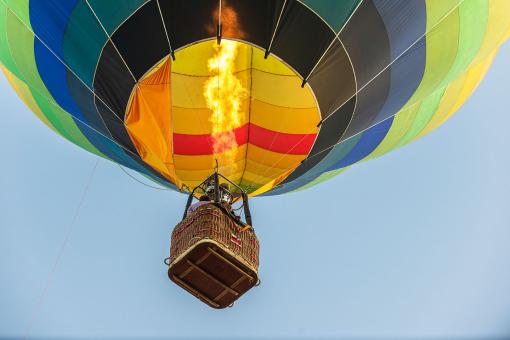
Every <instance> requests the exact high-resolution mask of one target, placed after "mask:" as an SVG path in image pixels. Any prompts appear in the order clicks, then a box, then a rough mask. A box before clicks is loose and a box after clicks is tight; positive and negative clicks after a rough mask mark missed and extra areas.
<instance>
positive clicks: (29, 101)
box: [0, 65, 60, 135]
mask: <svg viewBox="0 0 510 340" xmlns="http://www.w3.org/2000/svg"><path fill="white" fill-rule="evenodd" d="M0 67H1V69H2V71H3V72H4V74H5V77H6V78H7V81H8V82H9V84H11V86H12V88H13V89H14V91H15V92H16V94H17V95H18V96H19V97H20V98H21V100H22V101H23V102H24V103H25V105H26V106H28V108H29V109H30V110H32V112H34V113H35V115H36V116H37V118H39V119H40V120H41V121H42V122H43V123H44V124H45V125H46V126H48V127H49V128H50V129H52V130H53V131H55V132H56V133H58V134H59V135H60V133H59V132H58V131H57V129H55V128H54V127H53V125H51V123H50V122H49V121H48V119H47V118H46V116H45V115H44V114H43V113H42V111H41V110H40V109H39V106H38V105H37V103H36V102H35V100H34V97H33V96H32V92H30V88H29V87H28V86H27V85H25V83H23V82H22V81H21V80H19V79H18V78H16V76H15V75H14V74H12V73H11V72H10V71H9V70H8V69H6V68H5V67H4V66H3V65H0Z"/></svg>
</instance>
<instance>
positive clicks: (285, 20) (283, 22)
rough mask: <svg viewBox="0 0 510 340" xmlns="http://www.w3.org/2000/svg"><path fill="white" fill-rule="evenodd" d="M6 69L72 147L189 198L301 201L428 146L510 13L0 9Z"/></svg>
mask: <svg viewBox="0 0 510 340" xmlns="http://www.w3.org/2000/svg"><path fill="white" fill-rule="evenodd" d="M0 24H1V25H2V27H3V29H2V30H1V31H0V60H1V66H2V70H3V72H4V73H5V75H6V77H7V79H8V80H9V82H10V83H11V85H12V87H13V88H14V89H15V91H16V92H17V93H18V95H19V96H20V98H21V99H22V100H23V101H24V102H25V103H26V104H27V105H28V106H29V107H30V109H31V110H32V111H33V112H34V113H35V114H36V115H37V116H38V117H39V119H40V120H41V121H42V122H43V123H45V124H46V125H47V126H49V127H50V128H51V129H53V130H54V131H55V132H56V133H58V134H59V135H61V136H62V137H64V138H65V139H67V140H69V141H71V142H73V143H75V144H76V145H78V146H80V147H82V148H84V149H86V150H88V151H90V152H92V153H94V154H96V155H98V156H101V157H104V158H106V159H109V160H111V161H113V162H116V163H119V164H120V165H122V166H125V167H128V168H131V169H133V170H135V171H138V172H140V173H141V174H143V175H145V176H146V177H148V178H150V179H151V180H153V181H155V182H157V183H159V184H160V185H162V186H165V187H168V188H172V189H175V190H185V191H186V190H189V188H192V187H194V186H196V185H197V184H198V183H200V182H202V181H203V180H204V179H205V178H206V177H207V176H208V175H210V174H211V173H212V172H213V171H214V168H215V166H216V164H218V168H219V171H220V172H221V173H223V174H224V175H226V176H227V177H229V178H230V179H232V180H233V181H234V182H236V183H238V184H239V185H240V186H241V187H242V188H243V189H245V190H246V191H247V192H249V193H250V194H251V195H252V196H256V195H276V194H283V193H286V192H290V191H294V190H298V189H302V188H306V187H309V186H312V185H314V184H317V183H319V182H322V181H324V180H327V179H329V178H331V177H332V176H334V175H336V174H339V173H340V172H342V171H343V170H345V169H346V168H348V167H350V166H351V165H353V164H356V163H358V162H361V161H364V160H368V159H371V158H374V157H377V156H380V155H382V154H384V153H387V152H389V151H391V150H393V149H395V148H397V147H400V146H403V145H405V144H407V143H409V142H411V141H413V140H416V139H417V138H420V137H422V136H424V135H425V134H427V133H429V132H430V131H432V130H433V129H435V128H437V127H438V126H439V125H441V124H442V123H444V122H445V121H446V120H447V119H448V118H449V117H450V116H451V115H452V114H453V113H454V112H455V111H457V110H458V109H459V107H460V106H461V105H462V104H463V103H464V102H465V100H466V99H467V98H468V97H469V96H470V95H471V94H472V92H473V91H474V89H475V88H476V86H477V85H478V84H479V82H480V81H481V80H482V79H483V77H484V75H485V73H486V72H487V70H488V68H489V67H490V65H491V62H492V60H493V59H494V57H495V55H496V53H497V50H498V48H499V46H500V45H501V44H502V43H503V42H504V41H505V40H506V39H507V38H508V37H509V36H510V1H508V0H448V1H446V0H445V1H443V0H342V1H339V0H299V1H298V0H0Z"/></svg>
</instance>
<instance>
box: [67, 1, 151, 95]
mask: <svg viewBox="0 0 510 340" xmlns="http://www.w3.org/2000/svg"><path fill="white" fill-rule="evenodd" d="M146 1H147V0H136V1H133V0H96V1H89V4H90V6H91V7H92V9H93V10H94V13H95V14H96V15H97V17H98V18H99V20H100V22H101V24H102V25H103V26H104V29H106V31H107V32H108V34H111V33H113V31H114V30H115V29H116V28H117V27H118V26H119V25H120V24H121V23H122V22H123V21H124V20H125V19H126V18H128V17H129V16H130V15H131V14H132V13H133V12H134V11H136V9H137V8H139V7H140V6H141V5H142V4H143V3H145V2H146ZM94 13H93V12H92V11H91V10H90V8H89V7H88V5H87V3H86V2H85V1H79V2H78V3H77V4H76V6H75V8H74V9H73V12H72V14H71V16H70V18H69V22H68V25H67V29H66V33H65V38H64V55H65V61H66V63H67V64H68V66H69V67H70V68H71V69H72V70H73V71H74V72H75V73H76V74H77V75H78V77H79V78H80V79H81V80H82V81H83V82H84V83H86V84H87V85H88V86H89V87H90V88H92V87H93V81H94V74H95V70H96V65H97V61H98V60H99V56H100V54H101V51H102V49H103V47H104V45H105V44H106V42H107V41H108V35H107V34H106V33H105V31H104V30H103V27H101V24H99V22H98V19H97V18H96V17H95V15H94Z"/></svg>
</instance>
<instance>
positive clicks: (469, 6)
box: [443, 0, 510, 85]
mask: <svg viewBox="0 0 510 340" xmlns="http://www.w3.org/2000/svg"><path fill="white" fill-rule="evenodd" d="M509 15H510V14H509ZM459 16H460V22H459V24H460V34H459V47H458V52H457V58H456V59H455V62H454V64H453V66H452V68H451V69H450V72H449V73H448V75H447V76H446V77H445V79H444V81H443V84H444V85H447V84H449V83H451V82H452V81H453V80H455V79H456V78H457V77H459V76H460V75H461V74H463V73H464V71H465V70H466V69H467V68H468V67H469V65H470V64H471V61H472V60H473V59H474V58H475V56H476V54H477V52H478V50H479V49H480V46H481V45H482V42H483V39H484V36H485V30H486V28H487V20H488V17H489V4H488V2H487V1H486V0H470V1H464V2H463V3H462V5H460V7H459Z"/></svg>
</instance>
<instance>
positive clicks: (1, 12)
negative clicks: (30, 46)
mask: <svg viewBox="0 0 510 340" xmlns="http://www.w3.org/2000/svg"><path fill="white" fill-rule="evenodd" d="M7 11H8V9H7V7H6V6H5V5H4V4H3V3H2V2H0V62H2V65H3V66H4V67H6V68H7V69H8V70H9V71H11V73H13V74H14V75H16V76H17V77H19V71H18V68H17V67H16V64H15V63H14V60H13V59H12V56H11V52H10V51H9V44H8V42H7Z"/></svg>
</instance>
